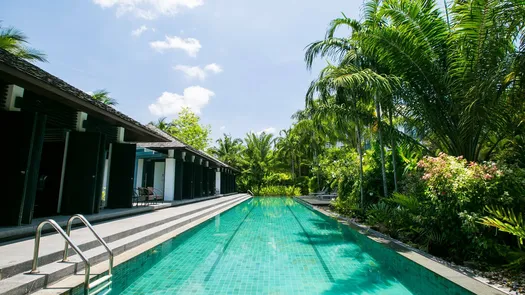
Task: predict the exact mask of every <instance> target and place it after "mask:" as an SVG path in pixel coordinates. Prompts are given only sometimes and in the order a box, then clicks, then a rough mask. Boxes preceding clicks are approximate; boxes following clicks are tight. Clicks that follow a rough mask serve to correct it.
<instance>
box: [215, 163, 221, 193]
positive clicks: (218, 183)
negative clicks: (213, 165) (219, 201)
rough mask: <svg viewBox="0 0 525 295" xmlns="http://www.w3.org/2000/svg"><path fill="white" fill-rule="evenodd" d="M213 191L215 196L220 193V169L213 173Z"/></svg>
mask: <svg viewBox="0 0 525 295" xmlns="http://www.w3.org/2000/svg"><path fill="white" fill-rule="evenodd" d="M215 191H216V192H217V194H220V193H221V171H220V168H217V171H216V172H215Z"/></svg>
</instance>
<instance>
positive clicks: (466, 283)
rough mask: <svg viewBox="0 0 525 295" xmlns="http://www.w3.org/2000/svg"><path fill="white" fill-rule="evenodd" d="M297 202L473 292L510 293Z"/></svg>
mask: <svg viewBox="0 0 525 295" xmlns="http://www.w3.org/2000/svg"><path fill="white" fill-rule="evenodd" d="M294 200H296V201H297V202H298V203H299V204H301V205H303V206H305V207H307V208H309V209H311V210H315V211H317V212H319V213H321V214H323V215H325V216H327V217H330V218H334V219H336V220H337V221H338V222H339V223H341V224H345V225H347V226H349V227H350V228H352V229H354V230H356V231H357V232H358V233H360V234H362V235H364V236H365V237H367V238H369V239H370V240H372V241H374V242H376V243H379V244H381V245H382V246H384V247H387V248H389V249H391V250H394V251H395V252H396V253H397V254H399V255H401V256H403V257H405V258H406V259H409V260H410V261H412V262H414V263H416V264H418V265H419V266H421V267H424V268H425V269H427V270H429V271H431V272H433V273H435V274H437V275H439V276H441V277H443V278H445V279H447V280H449V281H451V282H453V283H454V284H456V285H458V286H460V287H462V288H464V289H466V290H468V291H470V292H472V293H474V294H487V295H509V294H510V293H508V292H506V291H505V290H503V289H500V288H498V287H496V286H492V285H489V284H488V283H487V282H484V281H482V280H480V279H479V278H477V277H471V276H470V275H467V274H465V273H463V272H461V270H460V269H457V268H454V267H453V266H451V265H447V264H444V263H442V262H440V261H442V259H440V258H438V257H435V256H432V255H430V254H428V253H426V252H423V251H421V250H418V249H415V248H413V247H410V246H408V245H406V244H405V243H403V242H401V241H398V240H396V239H393V238H391V237H389V236H386V235H385V234H382V233H380V232H378V231H375V230H373V229H371V228H370V227H368V226H365V225H362V224H359V223H357V222H355V221H353V220H351V219H349V218H347V217H344V216H342V215H340V214H337V213H334V212H329V211H326V210H324V209H322V208H320V207H316V206H312V205H310V204H308V203H306V202H304V201H303V200H301V199H300V198H297V197H294Z"/></svg>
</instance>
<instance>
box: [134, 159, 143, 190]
mask: <svg viewBox="0 0 525 295" xmlns="http://www.w3.org/2000/svg"><path fill="white" fill-rule="evenodd" d="M142 173H144V159H138V161H137V179H135V187H142Z"/></svg>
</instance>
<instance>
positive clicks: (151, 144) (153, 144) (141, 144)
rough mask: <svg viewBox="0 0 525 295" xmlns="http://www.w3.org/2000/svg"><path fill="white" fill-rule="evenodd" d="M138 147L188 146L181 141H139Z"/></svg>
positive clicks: (168, 147)
mask: <svg viewBox="0 0 525 295" xmlns="http://www.w3.org/2000/svg"><path fill="white" fill-rule="evenodd" d="M137 147H140V148H167V149H170V148H171V149H173V148H186V146H185V145H183V144H181V143H180V142H176V141H171V142H137Z"/></svg>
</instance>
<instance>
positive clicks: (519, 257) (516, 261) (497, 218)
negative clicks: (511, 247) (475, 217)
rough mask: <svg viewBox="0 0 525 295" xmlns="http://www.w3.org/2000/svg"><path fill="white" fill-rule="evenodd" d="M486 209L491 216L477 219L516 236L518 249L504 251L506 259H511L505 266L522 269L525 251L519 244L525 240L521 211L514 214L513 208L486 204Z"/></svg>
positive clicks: (524, 263)
mask: <svg viewBox="0 0 525 295" xmlns="http://www.w3.org/2000/svg"><path fill="white" fill-rule="evenodd" d="M486 210H487V211H488V212H489V214H491V216H485V217H483V218H481V220H480V221H479V222H480V223H481V224H484V225H486V226H490V227H495V228H497V229H498V230H501V231H503V232H507V233H510V234H511V235H513V236H516V237H517V238H518V247H519V248H520V249H519V251H509V252H508V253H506V256H507V259H508V260H509V261H511V262H510V263H509V264H508V265H507V267H509V268H514V269H523V267H525V252H524V251H522V250H521V246H523V244H524V240H525V222H523V215H522V214H521V213H518V214H515V213H514V210H512V209H509V210H505V209H503V208H499V207H489V206H486Z"/></svg>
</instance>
